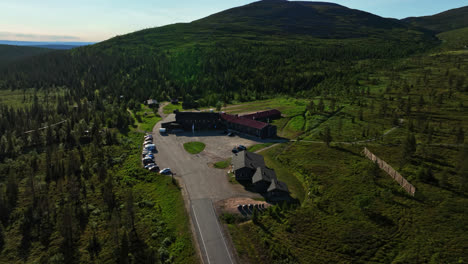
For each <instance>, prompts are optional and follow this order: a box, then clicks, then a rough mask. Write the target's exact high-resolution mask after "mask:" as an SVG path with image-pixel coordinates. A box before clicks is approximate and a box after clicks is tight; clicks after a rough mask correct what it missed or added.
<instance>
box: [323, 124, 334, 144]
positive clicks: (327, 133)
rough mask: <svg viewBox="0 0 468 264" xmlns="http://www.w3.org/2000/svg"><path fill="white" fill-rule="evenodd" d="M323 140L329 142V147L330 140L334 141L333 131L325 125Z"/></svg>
mask: <svg viewBox="0 0 468 264" xmlns="http://www.w3.org/2000/svg"><path fill="white" fill-rule="evenodd" d="M322 140H323V142H325V144H327V147H330V142H331V141H332V136H331V131H330V128H329V127H325V130H324V132H323V134H322Z"/></svg>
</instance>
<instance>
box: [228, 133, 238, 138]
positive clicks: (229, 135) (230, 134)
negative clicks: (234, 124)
mask: <svg viewBox="0 0 468 264" xmlns="http://www.w3.org/2000/svg"><path fill="white" fill-rule="evenodd" d="M227 135H228V137H233V136H235V135H236V134H234V133H233V132H229V133H228V134H227Z"/></svg>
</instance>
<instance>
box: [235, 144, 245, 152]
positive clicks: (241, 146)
mask: <svg viewBox="0 0 468 264" xmlns="http://www.w3.org/2000/svg"><path fill="white" fill-rule="evenodd" d="M237 150H239V151H243V150H247V148H246V147H245V146H244V145H239V146H237Z"/></svg>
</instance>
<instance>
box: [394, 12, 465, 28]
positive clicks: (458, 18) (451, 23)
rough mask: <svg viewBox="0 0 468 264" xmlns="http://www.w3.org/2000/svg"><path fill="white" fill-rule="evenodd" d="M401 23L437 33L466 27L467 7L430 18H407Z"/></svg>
mask: <svg viewBox="0 0 468 264" xmlns="http://www.w3.org/2000/svg"><path fill="white" fill-rule="evenodd" d="M402 21H404V22H407V23H409V24H411V25H413V26H417V27H422V28H426V29H429V30H432V31H435V32H437V33H440V32H444V31H450V30H454V29H458V28H463V27H468V6H465V7H460V8H456V9H451V10H448V11H445V12H442V13H439V14H436V15H432V16H423V17H408V18H405V19H403V20H402Z"/></svg>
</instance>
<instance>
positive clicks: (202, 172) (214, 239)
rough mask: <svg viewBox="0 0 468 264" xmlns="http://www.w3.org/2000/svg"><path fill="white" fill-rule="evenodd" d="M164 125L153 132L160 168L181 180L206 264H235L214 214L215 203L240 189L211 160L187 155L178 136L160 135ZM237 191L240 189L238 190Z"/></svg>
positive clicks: (205, 157)
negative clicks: (169, 171)
mask: <svg viewBox="0 0 468 264" xmlns="http://www.w3.org/2000/svg"><path fill="white" fill-rule="evenodd" d="M160 127H161V122H159V123H158V124H156V126H155V127H154V128H153V137H154V143H155V144H156V148H157V153H156V155H155V160H156V163H157V164H158V166H159V167H160V168H161V169H163V168H167V167H168V168H171V170H172V172H173V173H175V175H176V177H180V178H182V180H183V182H184V185H185V186H186V189H187V193H188V197H189V199H190V204H191V208H190V209H191V212H190V216H191V218H192V223H193V224H194V226H195V229H196V232H197V238H198V241H199V243H198V244H199V246H200V250H201V252H202V255H203V260H204V262H205V263H206V264H217V263H219V264H230V263H234V261H235V260H234V258H233V257H232V256H233V254H232V252H231V251H230V247H228V246H227V243H226V240H225V236H224V235H223V232H222V230H221V228H220V223H219V222H218V217H217V216H216V214H215V212H214V207H213V204H212V201H219V200H223V199H227V198H231V197H236V196H239V189H238V188H241V187H240V186H234V185H233V184H231V183H229V182H228V180H227V177H226V175H225V171H224V170H218V169H215V168H211V167H209V166H208V165H207V164H208V163H209V162H210V159H209V157H207V156H206V155H201V154H197V155H192V154H189V153H187V152H186V151H185V149H184V148H183V144H182V143H181V142H182V141H181V140H180V139H178V137H180V136H178V135H174V134H160V133H159V128H160ZM236 188H237V189H236Z"/></svg>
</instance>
